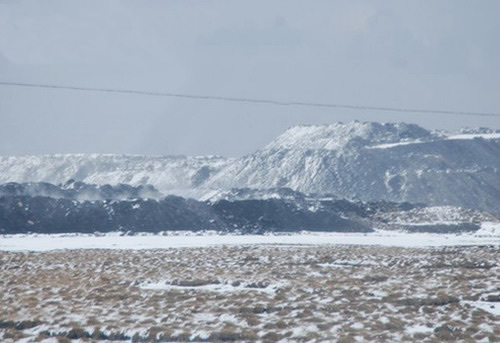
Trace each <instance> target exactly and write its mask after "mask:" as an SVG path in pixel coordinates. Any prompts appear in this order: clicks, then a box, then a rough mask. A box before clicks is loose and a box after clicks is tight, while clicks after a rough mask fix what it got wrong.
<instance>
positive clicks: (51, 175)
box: [0, 154, 230, 195]
mask: <svg viewBox="0 0 500 343" xmlns="http://www.w3.org/2000/svg"><path fill="white" fill-rule="evenodd" d="M229 161H230V160H228V159H226V158H223V157H220V156H201V157H186V156H141V155H113V154H56V155H34V156H4V157H2V156H0V183H7V182H40V181H42V182H50V183H53V184H64V183H66V182H67V181H68V180H70V179H74V180H77V181H82V182H85V183H91V184H112V185H116V184H120V183H124V184H129V185H132V186H138V185H146V184H152V185H154V186H155V187H156V188H157V189H159V190H160V191H161V192H163V193H177V194H184V193H187V195H189V193H190V192H192V191H193V190H194V189H195V188H197V187H198V186H199V185H200V184H202V183H203V182H204V181H205V180H206V179H207V178H208V177H209V176H210V175H211V174H213V173H215V172H217V171H218V170H220V168H222V167H223V166H225V165H226V164H227V163H228V162H229Z"/></svg>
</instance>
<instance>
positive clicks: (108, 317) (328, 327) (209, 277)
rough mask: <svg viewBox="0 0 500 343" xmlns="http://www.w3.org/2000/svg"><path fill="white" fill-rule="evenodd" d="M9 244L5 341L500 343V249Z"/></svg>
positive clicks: (188, 236)
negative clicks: (420, 342)
mask: <svg viewBox="0 0 500 343" xmlns="http://www.w3.org/2000/svg"><path fill="white" fill-rule="evenodd" d="M498 232H499V230H498V226H497V225H493V224H491V225H490V224H485V225H483V228H482V229H481V230H480V231H478V232H476V233H475V234H463V235H437V234H436V235H432V234H404V233H398V232H388V231H378V232H376V233H372V234H343V233H342V234H341V233H334V234H333V233H332V234H327V233H303V234H294V235H264V236H257V235H256V236H244V235H242V236H237V235H223V236H221V235H216V234H214V233H204V234H203V235H198V234H193V233H184V234H182V235H180V234H177V235H174V234H170V235H157V236H151V235H144V236H120V235H118V234H108V235H104V236H82V235H38V236H36V235H29V236H1V237H0V341H1V342H6V343H10V342H33V341H43V342H46V343H49V342H61V343H66V342H69V341H71V340H73V341H75V342H76V341H78V342H84V341H97V340H117V341H125V342H159V341H196V342H199V341H215V342H217V341H249V342H253V341H262V342H275V341H282V342H290V341H291V342H295V341H297V342H316V341H317V342H320V341H334V342H356V341H359V342H386V341H393V342H394V341H403V342H413V341H417V340H420V341H423V342H442V341H466V342H471V341H474V342H497V341H498V337H500V265H499V261H500V236H499V234H498Z"/></svg>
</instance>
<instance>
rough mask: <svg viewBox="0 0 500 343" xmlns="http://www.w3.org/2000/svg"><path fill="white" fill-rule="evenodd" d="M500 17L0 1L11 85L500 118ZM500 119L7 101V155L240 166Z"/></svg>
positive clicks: (488, 11)
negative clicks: (383, 129)
mask: <svg viewBox="0 0 500 343" xmlns="http://www.w3.org/2000/svg"><path fill="white" fill-rule="evenodd" d="M499 16H500V3H499V2H498V1H495V0H484V1H480V2H470V1H451V0H450V1H448V0H446V1H445V0H443V1H439V2H421V1H405V2H400V1H395V0H390V1H389V0H388V1H368V0H365V1H361V0H360V1H313V2H304V1H252V2H248V1H186V0H183V1H160V0H156V1H148V2H141V1H133V0H106V1H102V0H101V1H85V2H82V1H63V0H50V1H43V2H42V1H34V0H28V1H17V0H16V1H14V0H0V79H1V80H3V81H18V82H34V83H51V84H63V85H75V86H84V87H102V88H122V89H123V88H126V89H139V90H146V91H149V90H151V91H161V92H176V93H187V94H206V95H214V96H229V97H248V98H264V99H276V100H284V101H305V102H321V103H342V104H353V105H373V106H393V107H407V108H430V109H447V110H456V111H478V112H496V113H498V112H500V100H499V97H498V94H500V43H499V41H498V32H500V22H499V21H498V18H499ZM353 119H358V120H375V121H405V122H413V123H418V124H420V125H423V126H424V127H426V128H441V129H456V128H459V127H463V126H489V127H493V128H500V118H499V117H477V116H470V117H468V116H451V115H430V114H421V115H417V114H402V113H384V112H372V111H351V110H340V109H328V108H324V109H321V108H302V107H279V106H271V105H259V104H239V103H227V102H217V101H208V100H207V101H202V100H185V99H172V98H154V97H147V96H132V95H123V94H99V93H86V92H74V91H63V90H46V89H28V88H17V87H6V86H0V124H1V125H0V154H2V155H10V154H37V153H56V152H61V153H66V152H111V153H138V154H188V155H200V154H222V155H228V156H238V155H242V154H246V153H249V152H251V151H254V150H255V149H257V148H259V147H262V146H263V145H264V144H266V143H267V142H269V141H271V140H272V139H273V138H274V137H275V136H277V135H278V134H279V133H281V132H282V131H284V130H285V129H286V128H287V127H289V126H292V125H297V124H314V123H318V124H321V123H331V122H335V121H351V120H353Z"/></svg>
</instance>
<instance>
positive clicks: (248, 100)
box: [0, 81, 500, 117]
mask: <svg viewBox="0 0 500 343" xmlns="http://www.w3.org/2000/svg"><path fill="white" fill-rule="evenodd" d="M0 85H2V86H16V87H31V88H50V89H65V90H73V91H86V92H101V93H103V92H104V93H120V94H135V95H148V96H162V97H171V98H183V99H196V100H216V101H228V102H242V103H253V104H268V105H277V106H303V107H326V108H338V109H349V110H369V111H386V112H387V111H388V112H402V113H429V114H450V115H464V116H481V117H500V113H493V112H469V111H452V110H434V109H415V108H402V107H386V106H364V105H348V104H332V103H316V102H302V101H280V100H272V99H254V98H237V97H225V96H213V95H199V94H182V93H166V92H153V91H142V90H132V89H115V88H93V87H77V86H64V85H54V84H39V83H21V82H3V81H0Z"/></svg>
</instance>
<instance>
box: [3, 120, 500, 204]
mask: <svg viewBox="0 0 500 343" xmlns="http://www.w3.org/2000/svg"><path fill="white" fill-rule="evenodd" d="M68 179H75V180H77V181H83V182H86V183H93V184H118V183H125V184H130V185H133V186H138V185H145V184H152V185H154V186H155V187H156V188H157V189H158V190H159V191H161V192H162V193H164V194H177V195H181V196H187V197H194V198H198V199H203V200H207V199H212V198H214V197H215V198H217V197H219V198H224V196H223V194H224V192H226V191H229V190H231V189H233V188H239V189H242V188H251V189H271V188H284V187H286V188H290V189H292V190H294V191H300V192H303V193H307V194H312V193H314V194H329V196H331V195H334V196H337V197H340V198H348V199H357V200H363V201H377V200H388V201H395V202H404V201H408V202H412V203H425V204H427V205H433V206H445V205H450V206H462V207H467V208H476V209H482V210H487V211H491V212H495V213H498V212H500V132H498V131H493V130H490V129H465V130H462V131H461V132H456V133H446V132H441V131H440V132H438V131H434V132H431V131H428V130H426V129H424V128H422V127H419V126H417V125H414V124H405V123H385V124H382V123H374V122H357V121H355V122H350V123H346V124H343V123H335V124H331V125H319V126H297V127H292V128H290V129H289V130H287V131H286V132H284V133H283V134H282V135H280V136H279V137H277V138H276V139H275V140H274V141H273V142H271V143H270V144H268V145H267V146H266V147H264V148H263V149H261V150H258V151H256V152H255V153H253V154H250V155H247V156H244V157H241V158H237V159H226V158H223V157H219V156H207V157H185V156H173V157H172V156H170V157H169V156H166V157H160V156H159V157H152V156H137V155H102V154H99V155H97V154H90V155H85V154H73V155H42V156H12V157H0V183H6V182H39V181H45V182H50V183H53V184H59V183H65V182H66V181H67V180H68ZM221 192H222V193H221ZM252 192H253V193H255V192H254V191H252ZM240 193H241V192H240ZM255 194H257V193H255ZM239 196H243V195H242V194H239ZM248 196H250V195H248V194H246V195H245V197H248ZM256 196H257V195H256Z"/></svg>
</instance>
